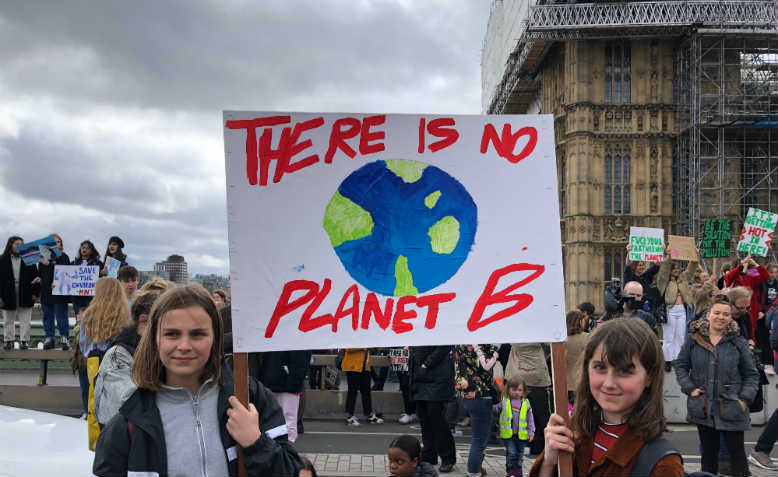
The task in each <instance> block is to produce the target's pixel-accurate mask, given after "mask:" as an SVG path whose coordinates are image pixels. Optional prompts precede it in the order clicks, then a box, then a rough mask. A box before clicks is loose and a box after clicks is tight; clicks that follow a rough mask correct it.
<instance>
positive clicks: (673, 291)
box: [656, 245, 700, 372]
mask: <svg viewBox="0 0 778 477" xmlns="http://www.w3.org/2000/svg"><path fill="white" fill-rule="evenodd" d="M699 253H700V251H699V250H698V251H697V255H698V256H699ZM695 271H697V262H696V261H694V262H689V264H688V265H687V266H686V270H684V272H683V273H681V267H680V266H679V265H678V262H676V261H674V260H672V254H671V253H670V246H669V245H668V246H667V248H666V249H665V259H664V261H663V262H662V265H661V266H660V267H659V273H658V274H657V276H656V287H657V288H658V289H659V293H661V294H662V297H663V298H664V303H661V304H658V306H665V307H666V310H667V313H666V316H667V322H666V323H664V324H663V325H662V332H663V333H662V337H663V340H662V352H663V353H664V355H665V370H666V371H668V372H669V371H670V366H671V364H672V362H673V361H674V360H675V358H677V357H678V353H680V352H681V346H682V345H683V340H684V338H685V337H686V324H687V323H688V322H690V321H691V308H690V307H691V305H692V304H693V303H694V297H693V296H692V288H691V286H690V285H689V282H691V281H692V278H693V277H694V273H695Z"/></svg>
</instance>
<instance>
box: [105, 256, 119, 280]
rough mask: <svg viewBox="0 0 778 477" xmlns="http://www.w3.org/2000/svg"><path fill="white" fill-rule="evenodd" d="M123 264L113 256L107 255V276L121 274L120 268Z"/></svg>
mask: <svg viewBox="0 0 778 477" xmlns="http://www.w3.org/2000/svg"><path fill="white" fill-rule="evenodd" d="M121 266H122V262H120V261H119V260H116V259H115V258H113V257H105V270H106V274H105V276H106V277H111V278H116V277H117V275H118V274H119V268H120V267H121Z"/></svg>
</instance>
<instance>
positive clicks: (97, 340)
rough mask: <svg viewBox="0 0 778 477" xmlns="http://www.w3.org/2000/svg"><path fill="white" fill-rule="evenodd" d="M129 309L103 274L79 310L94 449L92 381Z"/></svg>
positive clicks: (95, 423) (96, 426)
mask: <svg viewBox="0 0 778 477" xmlns="http://www.w3.org/2000/svg"><path fill="white" fill-rule="evenodd" d="M129 316H130V310H129V308H128V307H127V300H125V298H124V289H123V288H122V286H121V284H120V283H119V280H117V279H115V278H110V277H103V278H100V279H99V280H97V284H96V285H95V296H94V300H92V303H90V304H89V307H88V308H87V309H86V310H84V311H83V313H82V316H81V326H80V328H79V343H78V344H79V349H80V351H81V354H82V355H83V356H84V358H85V359H86V374H87V386H88V388H87V389H88V401H87V421H88V423H89V426H88V429H89V449H90V450H94V448H95V444H96V442H97V436H98V434H99V432H100V427H99V423H98V421H97V417H96V416H95V414H94V381H95V376H96V375H97V372H98V371H99V369H100V362H101V360H102V358H103V355H104V354H105V352H106V351H107V350H108V348H109V347H110V346H111V344H112V343H113V341H114V340H115V339H116V338H117V337H118V336H119V334H120V333H121V331H122V329H123V328H124V327H125V326H127V325H128V324H129V321H130V320H129V318H128V317H129Z"/></svg>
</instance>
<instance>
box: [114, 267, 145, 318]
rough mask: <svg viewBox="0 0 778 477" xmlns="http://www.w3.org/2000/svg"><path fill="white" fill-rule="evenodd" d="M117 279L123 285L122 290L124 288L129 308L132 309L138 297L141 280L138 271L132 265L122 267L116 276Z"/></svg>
mask: <svg viewBox="0 0 778 477" xmlns="http://www.w3.org/2000/svg"><path fill="white" fill-rule="evenodd" d="M116 278H117V279H118V280H119V282H120V283H121V284H122V288H124V295H125V296H126V298H127V306H129V307H130V308H132V303H133V302H134V301H135V298H137V297H138V281H139V280H140V273H139V272H138V269H137V268H135V267H133V266H130V265H127V266H125V267H122V268H120V269H119V272H118V273H117V274H116Z"/></svg>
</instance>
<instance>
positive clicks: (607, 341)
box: [530, 320, 684, 477]
mask: <svg viewBox="0 0 778 477" xmlns="http://www.w3.org/2000/svg"><path fill="white" fill-rule="evenodd" d="M663 367H664V358H663V356H662V348H661V347H660V346H659V342H658V341H657V340H656V337H655V336H654V334H653V330H651V328H650V327H649V326H648V325H647V324H646V323H645V322H643V321H641V320H611V321H607V322H605V323H603V324H601V325H599V326H597V328H596V329H595V330H594V332H593V333H592V336H591V338H590V339H589V343H588V344H587V345H586V351H585V352H584V359H583V363H582V369H581V380H580V381H579V383H578V388H577V389H576V393H575V396H576V399H575V407H574V409H573V414H572V417H571V426H570V427H568V426H567V425H566V424H565V419H564V418H563V417H562V416H560V415H559V414H554V415H553V416H551V418H550V420H549V422H548V426H547V427H546V428H545V447H544V450H543V453H542V454H541V455H540V456H539V457H538V458H537V460H536V461H535V463H534V464H533V466H532V470H531V471H530V475H531V476H544V477H550V476H551V475H553V474H554V471H555V468H556V466H557V463H558V462H559V454H560V452H570V453H572V454H573V475H587V476H592V477H597V476H629V475H651V476H663V477H673V476H678V477H680V476H683V475H684V469H683V464H682V462H681V457H680V455H679V454H677V453H671V454H668V455H665V456H664V457H662V458H661V459H659V460H658V461H657V462H656V463H655V465H654V466H653V469H652V470H650V471H648V472H646V471H645V470H644V472H645V473H642V472H641V473H633V471H635V472H639V470H638V469H635V466H636V464H637V463H638V457H639V456H640V453H641V451H642V450H643V447H644V446H645V444H646V443H648V442H650V441H653V440H654V439H656V438H658V437H661V435H662V433H663V432H664V430H665V428H666V420H665V416H664V407H663V403H662V388H663V385H664V376H665V373H664V370H663ZM535 440H537V437H536V438H535Z"/></svg>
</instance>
